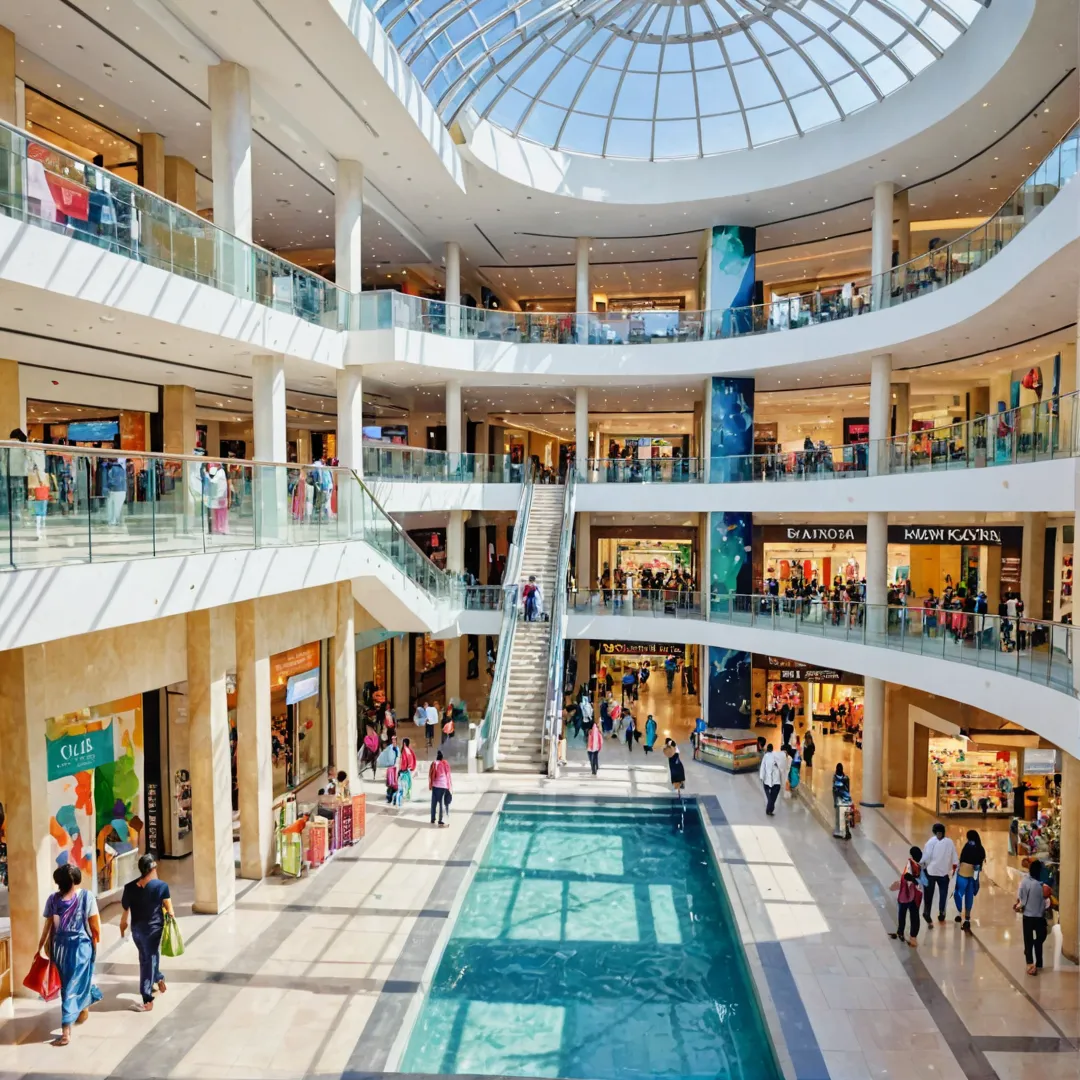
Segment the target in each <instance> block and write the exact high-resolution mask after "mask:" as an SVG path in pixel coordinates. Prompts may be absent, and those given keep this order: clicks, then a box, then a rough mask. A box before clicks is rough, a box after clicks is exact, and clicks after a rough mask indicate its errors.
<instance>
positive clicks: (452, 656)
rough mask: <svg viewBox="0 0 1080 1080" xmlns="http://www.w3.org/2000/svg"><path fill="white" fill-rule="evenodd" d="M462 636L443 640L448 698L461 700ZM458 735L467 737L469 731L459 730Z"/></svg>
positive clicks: (463, 737)
mask: <svg viewBox="0 0 1080 1080" xmlns="http://www.w3.org/2000/svg"><path fill="white" fill-rule="evenodd" d="M461 657H462V648H461V638H460V637H455V638H447V639H446V641H444V642H443V660H444V665H443V670H444V671H445V673H446V700H447V701H448V702H449V701H461V700H462V698H461ZM457 734H458V737H459V738H462V739H467V738H468V737H469V733H468V732H467V731H461V732H458V733H457Z"/></svg>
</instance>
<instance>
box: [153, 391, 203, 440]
mask: <svg viewBox="0 0 1080 1080" xmlns="http://www.w3.org/2000/svg"><path fill="white" fill-rule="evenodd" d="M161 399H162V414H161V433H162V442H163V449H164V451H165V453H166V454H193V453H195V439H196V432H195V427H196V424H195V387H193V386H163V387H162V388H161Z"/></svg>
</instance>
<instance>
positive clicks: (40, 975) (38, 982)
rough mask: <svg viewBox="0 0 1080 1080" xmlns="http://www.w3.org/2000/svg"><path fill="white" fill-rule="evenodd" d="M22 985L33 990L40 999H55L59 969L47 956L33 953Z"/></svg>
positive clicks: (58, 982)
mask: <svg viewBox="0 0 1080 1080" xmlns="http://www.w3.org/2000/svg"><path fill="white" fill-rule="evenodd" d="M23 986H25V987H26V988H27V990H33V992H34V993H35V994H37V995H38V996H39V997H40V998H41V999H42V1001H55V1000H56V998H58V997H59V996H60V969H59V968H58V967H57V966H56V965H55V964H54V963H53V962H52V960H50V959H49V957H47V956H42V955H41V953H40V952H37V953H34V959H33V962H32V963H31V964H30V970H29V971H28V972H27V973H26V978H25V979H23Z"/></svg>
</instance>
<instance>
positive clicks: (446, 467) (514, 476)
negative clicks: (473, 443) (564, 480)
mask: <svg viewBox="0 0 1080 1080" xmlns="http://www.w3.org/2000/svg"><path fill="white" fill-rule="evenodd" d="M524 471H525V466H524V465H522V464H520V463H518V464H514V463H513V462H511V460H510V455H509V454H451V453H448V452H447V451H445V450H424V449H421V448H418V447H411V446H365V447H364V475H365V476H370V477H374V478H377V479H379V480H407V481H415V482H425V481H431V482H444V483H446V482H449V483H479V484H520V483H521V477H522V474H523V473H524Z"/></svg>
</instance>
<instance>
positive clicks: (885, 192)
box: [870, 180, 896, 308]
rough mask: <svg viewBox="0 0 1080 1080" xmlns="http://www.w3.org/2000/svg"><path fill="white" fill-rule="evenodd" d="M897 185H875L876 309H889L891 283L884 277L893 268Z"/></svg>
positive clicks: (873, 263) (873, 265) (872, 262)
mask: <svg viewBox="0 0 1080 1080" xmlns="http://www.w3.org/2000/svg"><path fill="white" fill-rule="evenodd" d="M895 191H896V185H895V184H894V183H893V182H892V181H891V180H882V181H881V183H879V184H875V185H874V213H873V218H872V220H871V230H870V273H871V274H872V275H873V277H874V288H873V298H874V299H873V304H874V307H875V308H882V307H887V306H888V303H889V282H888V279H887V278H884V277H883V276H882V275H884V274H886V273H887V272H888V271H889V268H890V267H891V266H892V235H893V231H892V222H893V195H894V193H895Z"/></svg>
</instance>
